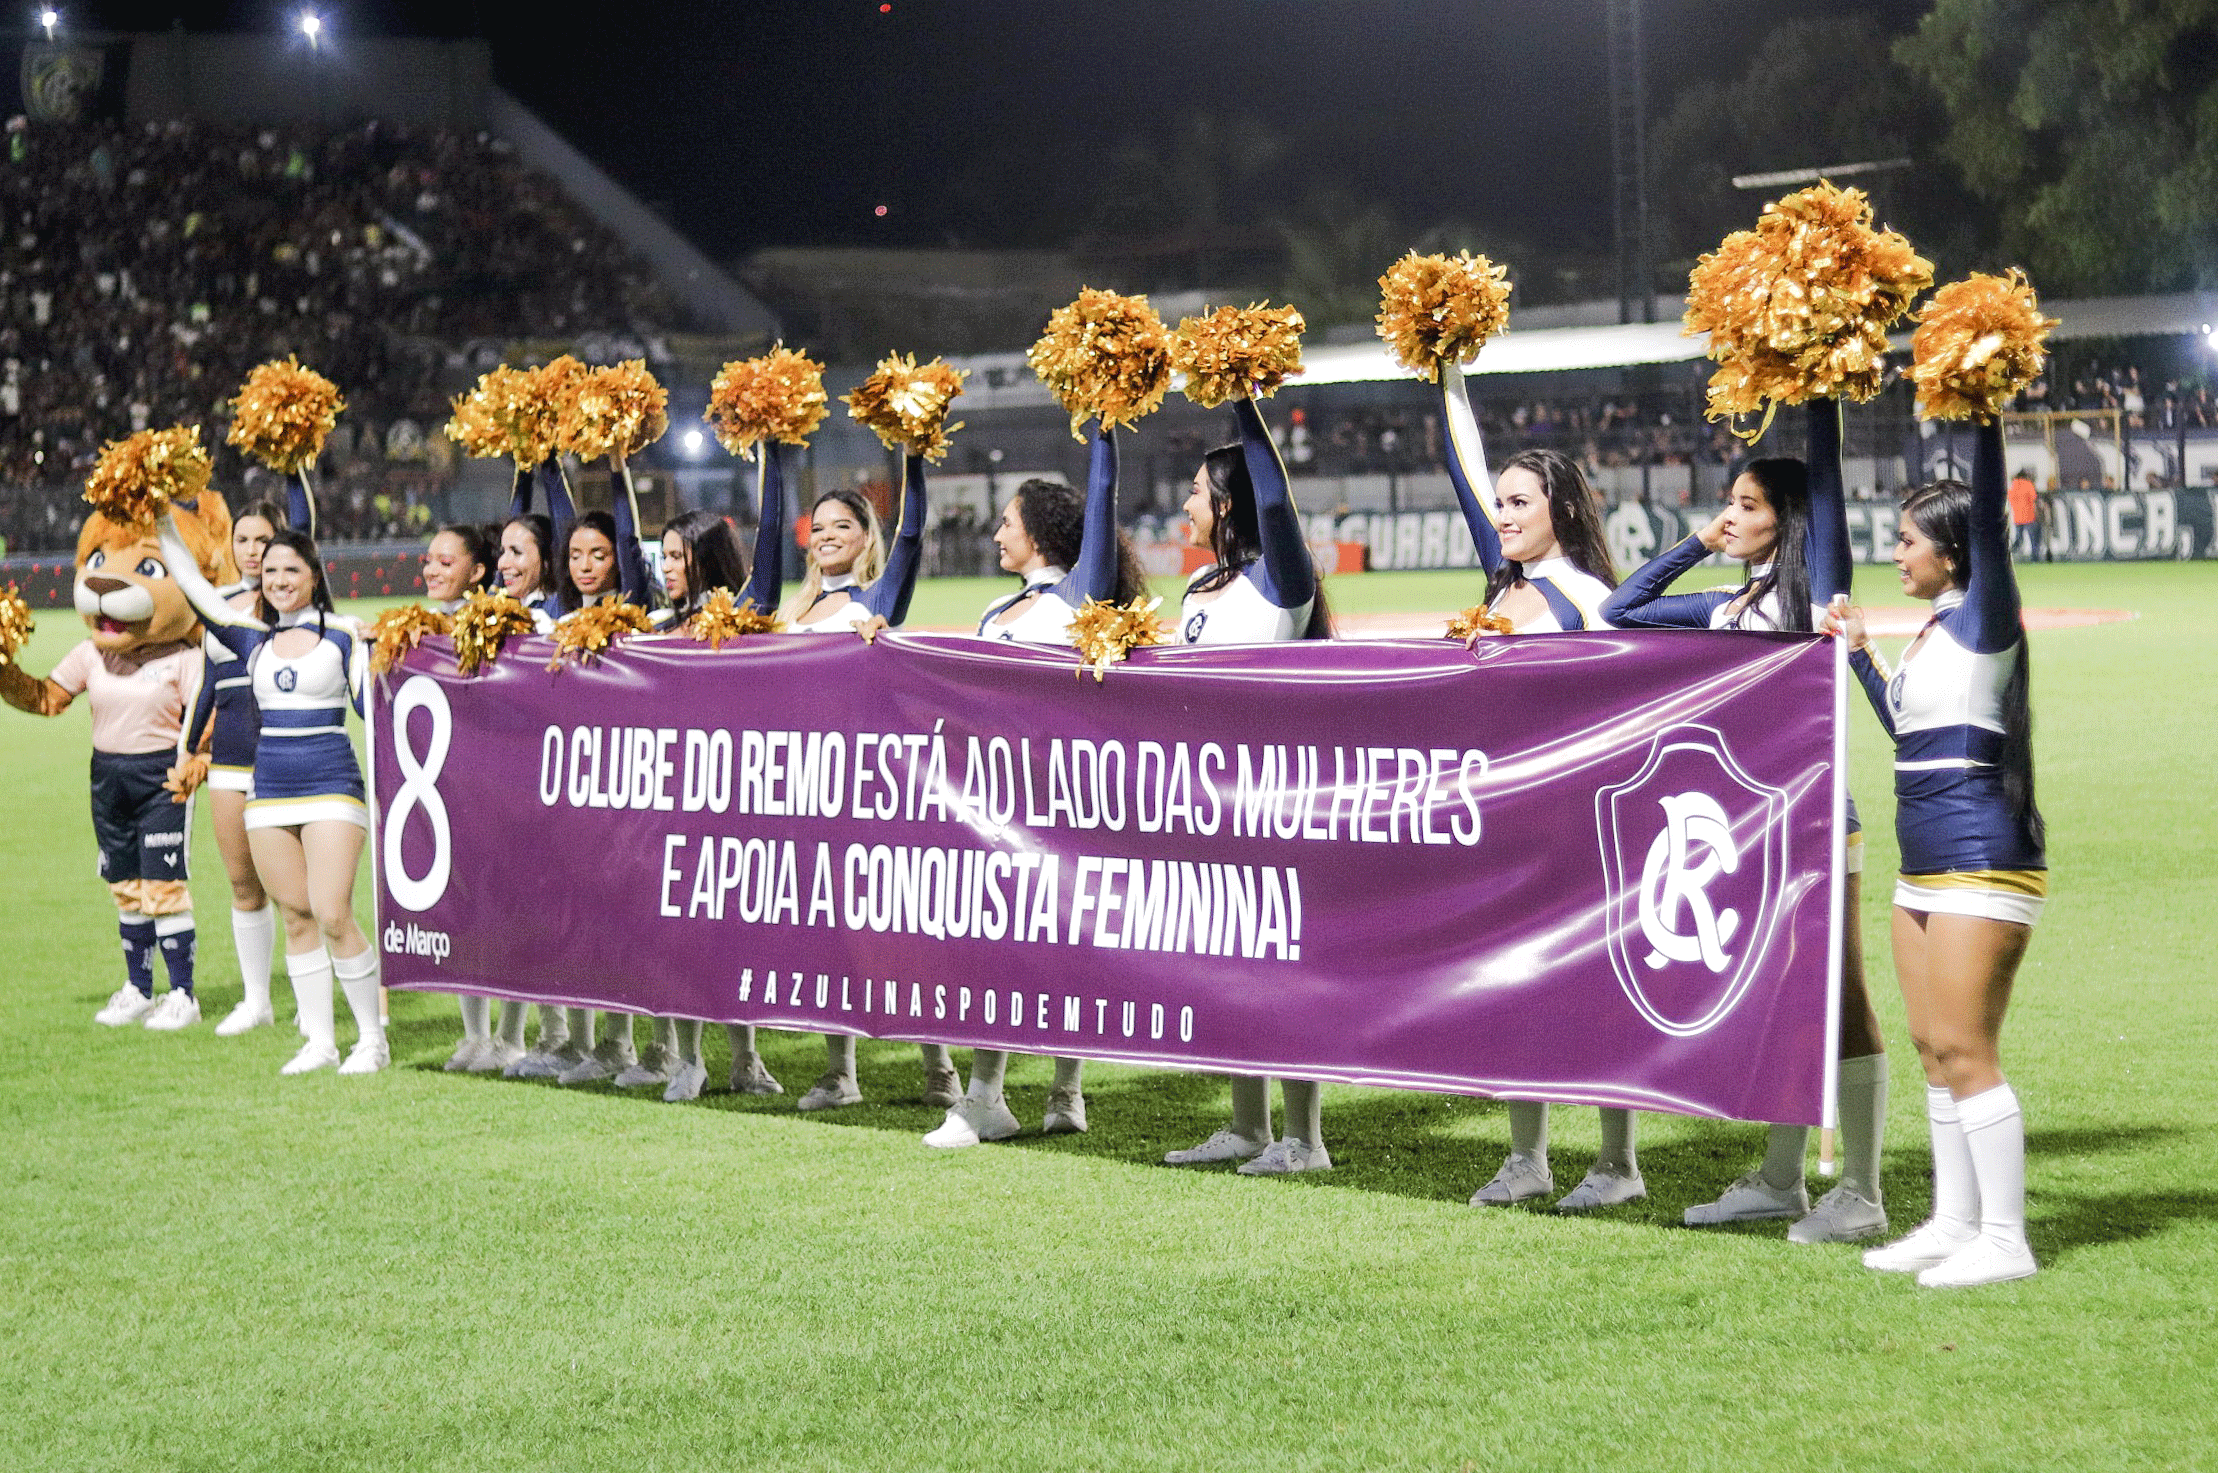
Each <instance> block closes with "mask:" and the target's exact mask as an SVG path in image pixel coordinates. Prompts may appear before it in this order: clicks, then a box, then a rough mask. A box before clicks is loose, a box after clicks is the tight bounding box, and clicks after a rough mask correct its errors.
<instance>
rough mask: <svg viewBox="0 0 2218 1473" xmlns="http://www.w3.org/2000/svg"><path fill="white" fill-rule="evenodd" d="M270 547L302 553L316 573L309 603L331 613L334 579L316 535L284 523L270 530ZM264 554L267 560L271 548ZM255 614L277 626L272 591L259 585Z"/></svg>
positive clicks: (326, 612) (271, 625) (256, 594)
mask: <svg viewBox="0 0 2218 1473" xmlns="http://www.w3.org/2000/svg"><path fill="white" fill-rule="evenodd" d="M270 547H289V548H291V549H292V550H293V551H294V552H296V553H298V554H299V555H300V560H301V561H302V562H304V563H306V564H307V565H308V569H309V571H310V572H312V573H314V574H315V575H316V582H315V586H314V587H313V588H312V589H311V590H310V591H309V594H308V602H309V605H310V606H311V607H312V608H314V609H315V610H316V611H317V612H318V613H323V614H328V613H330V612H331V611H332V603H331V579H330V577H329V575H327V574H326V573H325V572H324V569H323V554H322V553H320V552H318V551H316V539H315V538H313V537H311V536H309V535H308V534H307V533H306V532H302V531H299V530H297V529H296V528H293V527H287V526H283V525H280V526H278V527H276V528H274V529H273V530H272V531H271V532H270ZM262 556H263V558H264V559H265V560H266V559H267V558H268V557H269V549H268V548H264V549H263V551H262ZM254 617H256V618H257V619H260V620H261V621H262V622H263V623H264V624H267V625H269V626H270V627H272V628H275V627H276V626H277V610H275V609H273V608H271V607H270V597H269V595H268V594H266V593H263V592H261V591H260V589H259V588H257V589H256V591H255V595H254Z"/></svg>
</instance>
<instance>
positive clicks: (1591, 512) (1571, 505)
mask: <svg viewBox="0 0 2218 1473" xmlns="http://www.w3.org/2000/svg"><path fill="white" fill-rule="evenodd" d="M1518 470H1523V471H1531V472H1532V473H1533V474H1534V475H1536V476H1538V477H1539V478H1540V488H1541V491H1542V493H1543V494H1545V495H1546V496H1547V498H1548V524H1549V526H1551V527H1552V528H1554V529H1555V533H1556V546H1558V547H1560V548H1562V549H1563V555H1564V556H1565V557H1566V558H1567V559H1569V560H1570V563H1571V566H1572V567H1574V568H1577V569H1578V570H1579V571H1580V572H1582V573H1586V574H1589V575H1591V576H1593V577H1596V578H1599V579H1601V580H1602V582H1603V584H1604V585H1605V586H1606V587H1610V588H1615V587H1616V586H1617V564H1616V563H1614V562H1612V561H1610V544H1609V541H1608V539H1606V538H1605V537H1603V535H1602V512H1601V509H1600V506H1599V501H1600V498H1598V497H1597V496H1596V495H1595V494H1594V488H1593V487H1592V486H1589V485H1588V484H1587V479H1586V472H1585V471H1582V470H1580V469H1579V463H1578V462H1577V461H1575V460H1573V459H1572V458H1571V457H1570V456H1568V455H1566V454H1564V453H1563V452H1562V451H1561V450H1520V451H1518V452H1517V453H1516V454H1515V455H1513V456H1511V457H1510V458H1509V459H1508V461H1506V462H1505V463H1504V464H1503V466H1502V468H1501V469H1500V470H1498V471H1496V472H1495V473H1494V484H1495V485H1496V486H1499V485H1501V484H1502V477H1503V476H1505V475H1508V474H1509V473H1510V472H1511V471H1518ZM1524 576H1525V565H1524V564H1523V563H1516V562H1511V561H1510V560H1508V559H1507V558H1504V559H1503V560H1502V565H1501V566H1500V567H1498V568H1496V569H1495V570H1494V571H1493V572H1492V573H1491V574H1489V575H1488V577H1487V580H1486V602H1488V603H1490V604H1491V603H1492V602H1494V600H1495V599H1497V598H1499V597H1501V594H1502V590H1503V589H1505V588H1508V587H1509V586H1510V585H1511V584H1513V583H1516V582H1517V581H1518V580H1519V579H1521V578H1523V577H1524Z"/></svg>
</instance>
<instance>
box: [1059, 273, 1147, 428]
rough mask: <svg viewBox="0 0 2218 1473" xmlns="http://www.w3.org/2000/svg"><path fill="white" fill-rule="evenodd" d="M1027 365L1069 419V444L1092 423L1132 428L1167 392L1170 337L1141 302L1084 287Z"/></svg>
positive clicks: (1062, 313)
mask: <svg viewBox="0 0 2218 1473" xmlns="http://www.w3.org/2000/svg"><path fill="white" fill-rule="evenodd" d="M1024 357H1025V361H1026V362H1028V363H1030V364H1031V365H1032V371H1033V372H1034V373H1036V374H1038V375H1039V376H1040V381H1041V382H1042V383H1044V384H1046V385H1047V388H1048V392H1049V393H1051V394H1053V395H1054V396H1055V400H1056V402H1057V403H1059V404H1061V405H1062V406H1063V408H1064V410H1065V411H1067V412H1068V413H1069V415H1070V432H1071V436H1072V438H1074V439H1079V440H1083V439H1084V438H1085V435H1084V434H1083V433H1082V432H1081V431H1082V429H1083V427H1084V425H1085V423H1086V421H1087V420H1089V419H1094V418H1097V417H1098V418H1099V419H1100V420H1101V423H1102V427H1103V428H1104V429H1107V428H1110V427H1113V426H1116V425H1131V424H1136V423H1138V421H1139V419H1140V417H1141V416H1142V415H1147V414H1153V413H1154V412H1155V411H1156V410H1157V409H1159V408H1161V407H1162V404H1163V396H1164V395H1165V394H1167V393H1169V392H1170V387H1171V335H1170V331H1169V330H1168V329H1167V328H1165V327H1164V326H1163V319H1162V318H1160V317H1158V316H1156V315H1155V309H1154V308H1153V307H1151V306H1149V305H1148V299H1147V298H1146V297H1127V296H1120V295H1118V294H1117V293H1116V292H1105V291H1096V290H1095V289H1094V288H1092V287H1087V288H1085V289H1084V290H1083V291H1081V292H1079V294H1078V300H1077V301H1075V302H1072V303H1071V304H1070V305H1069V306H1067V307H1057V308H1056V309H1055V310H1054V311H1053V312H1052V313H1050V314H1048V319H1047V332H1046V333H1045V334H1044V335H1042V336H1041V338H1040V340H1039V341H1038V342H1036V343H1034V344H1033V345H1032V347H1031V349H1030V350H1029V351H1028V352H1026V353H1025V355H1024Z"/></svg>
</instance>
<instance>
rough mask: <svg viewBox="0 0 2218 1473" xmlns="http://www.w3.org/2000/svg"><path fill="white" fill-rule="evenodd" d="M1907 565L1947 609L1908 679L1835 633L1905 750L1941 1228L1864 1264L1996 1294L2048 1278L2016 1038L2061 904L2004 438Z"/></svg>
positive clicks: (1933, 501)
mask: <svg viewBox="0 0 2218 1473" xmlns="http://www.w3.org/2000/svg"><path fill="white" fill-rule="evenodd" d="M1895 567H1896V568H1897V569H1898V570H1899V572H1900V574H1901V579H1902V588H1903V591H1904V592H1906V593H1908V594H1909V595H1910V596H1911V597H1913V598H1921V599H1930V600H1932V602H1933V617H1932V618H1931V619H1929V620H1927V621H1926V625H1925V628H1924V629H1923V630H1921V631H1920V632H1919V634H1918V636H1917V638H1916V639H1914V640H1912V641H1911V642H1910V648H1909V649H1908V650H1907V651H1905V652H1904V654H1903V657H1902V668H1901V669H1900V670H1899V671H1896V672H1894V674H1893V675H1892V676H1891V677H1890V676H1889V675H1888V673H1887V671H1886V669H1885V667H1884V666H1882V665H1880V664H1879V663H1878V662H1877V656H1876V652H1875V651H1874V650H1873V649H1872V648H1871V644H1870V641H1869V637H1868V635H1867V634H1866V631H1865V629H1864V625H1863V619H1862V617H1861V616H1860V615H1858V614H1856V613H1854V612H1851V611H1849V610H1847V609H1846V608H1845V607H1844V608H1841V609H1840V610H1839V611H1838V612H1837V613H1836V614H1835V616H1834V617H1833V618H1831V619H1830V620H1829V621H1828V623H1829V625H1830V627H1833V628H1836V629H1844V630H1846V632H1847V634H1848V637H1849V642H1850V648H1851V649H1852V650H1854V651H1855V652H1856V654H1857V659H1856V660H1855V662H1854V663H1855V665H1856V669H1857V674H1858V676H1859V678H1861V679H1862V681H1863V683H1864V687H1865V690H1866V692H1867V694H1869V695H1870V697H1871V701H1872V705H1873V707H1874V708H1875V709H1876V710H1877V711H1878V713H1879V721H1880V724H1881V725H1882V726H1884V727H1886V729H1887V732H1888V734H1889V735H1890V736H1892V737H1893V738H1894V742H1895V835H1896V838H1897V839H1898V840H1899V841H1900V846H1901V850H1902V876H1901V878H1900V879H1899V880H1897V881H1896V883H1895V897H1894V899H1895V903H1894V952H1895V975H1896V977H1897V978H1898V979H1899V980H1900V981H1901V984H1902V1002H1903V1011H1904V1012H1905V1013H1907V1014H1908V1015H1909V1023H1910V1037H1911V1039H1912V1041H1914V1042H1915V1043H1916V1044H1917V1048H1918V1061H1919V1062H1920V1063H1921V1064H1923V1065H1924V1066H1925V1078H1926V1092H1925V1094H1926V1119H1927V1122H1928V1124H1929V1126H1930V1128H1931V1130H1932V1138H1933V1215H1932V1217H1930V1218H1929V1219H1927V1220H1926V1221H1925V1222H1924V1223H1923V1224H1921V1225H1920V1226H1919V1227H1918V1229H1917V1230H1916V1231H1915V1232H1913V1233H1911V1234H1910V1235H1909V1236H1908V1237H1905V1238H1901V1239H1898V1240H1896V1241H1895V1242H1893V1243H1889V1244H1888V1245H1886V1246H1885V1247H1883V1248H1873V1249H1870V1250H1868V1251H1867V1252H1866V1253H1865V1254H1864V1264H1865V1266H1866V1267H1868V1268H1875V1269H1884V1270H1888V1271H1891V1272H1895V1273H1915V1274H1916V1275H1917V1276H1918V1282H1919V1283H1920V1284H1922V1285H1924V1286H1926V1287H1928V1288H1954V1287H1963V1286H1967V1285H1971V1284H1992V1283H1999V1282H2001V1281H2003V1280H2005V1279H2022V1278H2025V1277H2026V1276H2027V1275H2029V1274H2031V1273H2033V1272H2034V1270H2035V1268H2036V1267H2037V1265H2036V1264H2035V1263H2034V1260H2033V1250H2032V1249H2031V1248H2030V1247H2029V1246H2028V1245H2027V1243H2026V1237H2025V1121H2024V1117H2023V1116H2022V1115H2021V1114H2020V1113H2019V1109H2018V1097H2017V1094H2016V1093H2015V1092H2014V1091H2013V1090H2012V1089H2011V1088H2010V1085H2009V1083H2008V1082H2007V1081H2006V1080H2005V1079H2004V1078H2003V1074H2002V1063H2001V1033H2002V1018H2003V1012H2004V1010H2005V1009H2006V1008H2007V1007H2008V1006H2009V1003H2010V988H2011V984H2012V982H2013V981H2014V980H2015V979H2016V977H2017V972H2018V964H2019V962H2020V961H2021V960H2023V959H2024V957H2025V949H2026V943H2027V942H2028V941H2029V940H2031V938H2032V935H2033V926H2034V922H2035V921H2037V920H2038V919H2039V918H2040V915H2041V907H2042V905H2043V904H2044V903H2045V901H2046V899H2047V896H2048V860H2047V857H2046V854H2045V853H2044V842H2045V837H2046V835H2045V829H2044V825H2043V823H2042V820H2041V811H2040V809H2039V808H2038V807H2037V806H2035V803H2034V799H2033V741H2032V737H2033V720H2032V715H2031V712H2030V710H2029V707H2028V684H2029V674H2028V669H2027V658H2026V638H2025V625H2024V623H2023V620H2022V618H2021V616H2020V610H2019V605H2018V584H2017V579H2016V577H2015V576H2014V574H2013V573H2012V571H2011V567H2010V510H2009V490H2008V486H2007V483H2006V478H2005V476H2004V472H2003V449H2002V429H2001V427H2000V425H1998V424H1987V425H1983V426H1981V427H1980V429H1979V431H1978V440H1977V444H1976V447H1975V449H1974V451H1973V456H1972V483H1971V485H1970V486H1966V485H1964V484H1963V483H1962V482H1960V481H1936V482H1934V483H1932V484H1930V485H1926V486H1921V487H1919V488H1918V489H1917V490H1915V491H1913V492H1911V493H1910V495H1909V496H1908V497H1907V498H1906V499H1905V500H1904V501H1903V505H1902V520H1901V522H1900V524H1899V527H1898V530H1897V534H1896V539H1895Z"/></svg>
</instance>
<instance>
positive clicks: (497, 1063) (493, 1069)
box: [468, 1038, 524, 1074]
mask: <svg viewBox="0 0 2218 1473" xmlns="http://www.w3.org/2000/svg"><path fill="white" fill-rule="evenodd" d="M523 1057H524V1046H523V1045H522V1044H520V1043H508V1042H505V1041H503V1040H501V1039H498V1038H488V1039H487V1040H485V1044H484V1046H483V1047H481V1048H480V1049H479V1050H478V1051H477V1057H476V1058H474V1059H472V1060H471V1061H470V1067H469V1070H468V1072H469V1073H472V1074H505V1073H507V1072H508V1067H509V1065H511V1064H514V1063H516V1062H518V1061H519V1060H521V1059H522V1058H523Z"/></svg>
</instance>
